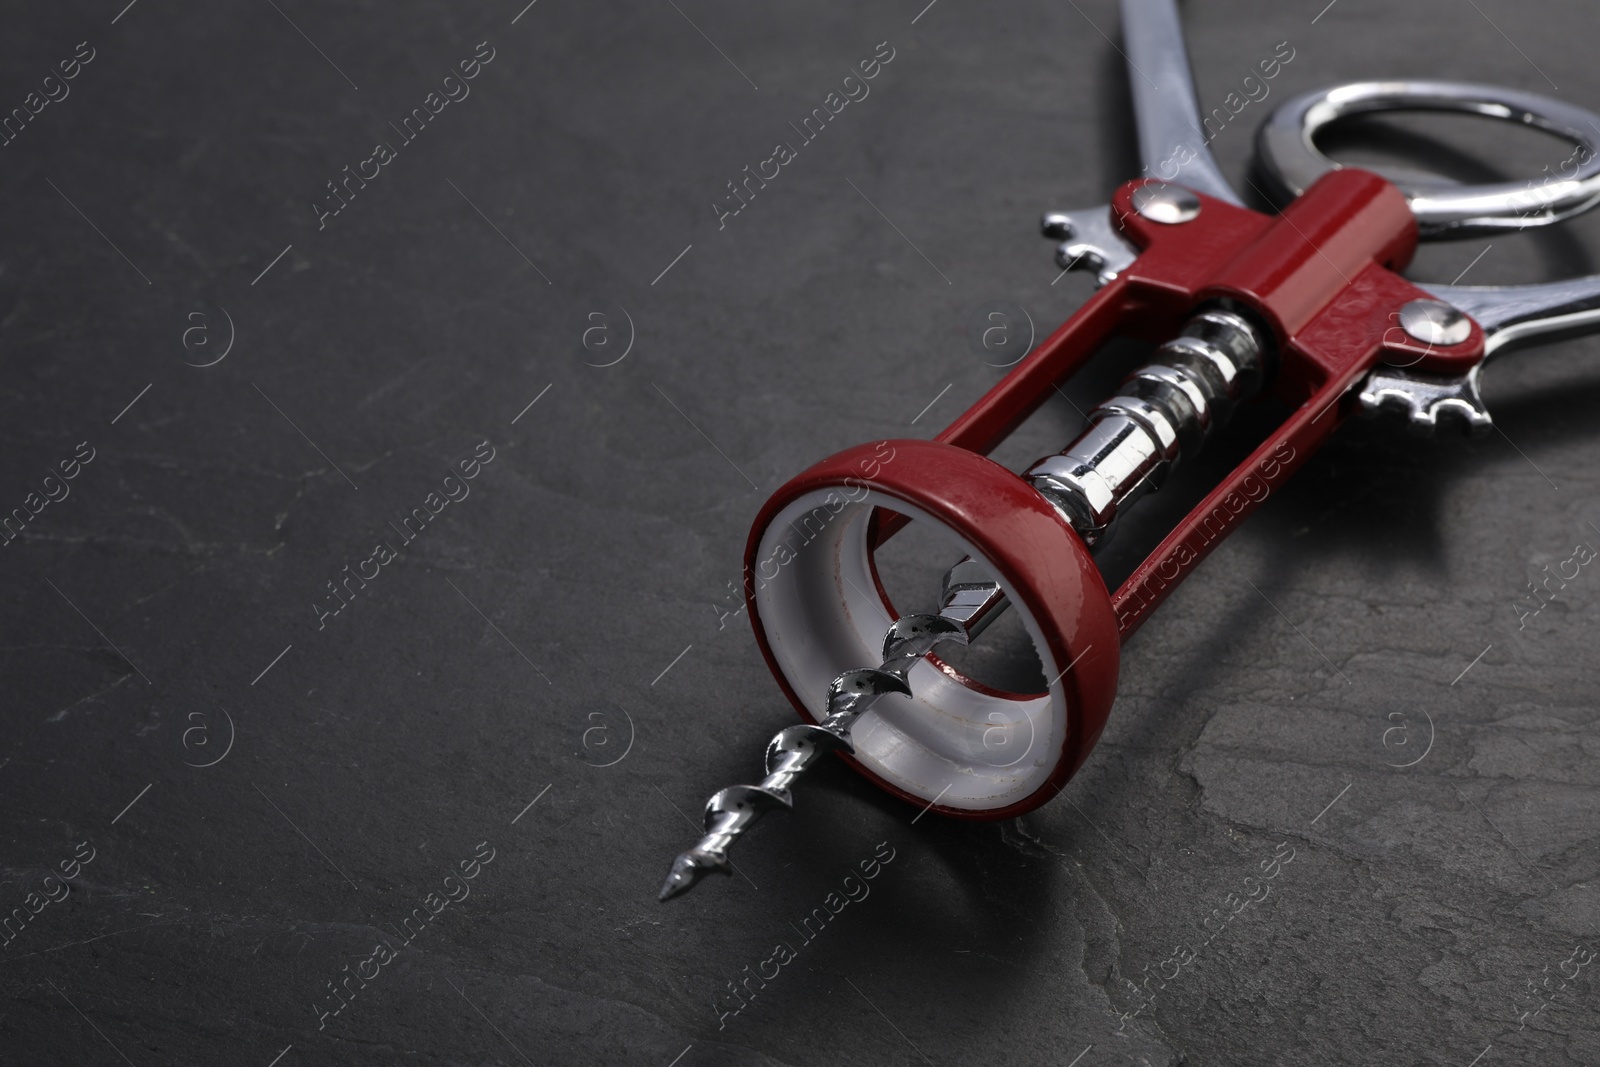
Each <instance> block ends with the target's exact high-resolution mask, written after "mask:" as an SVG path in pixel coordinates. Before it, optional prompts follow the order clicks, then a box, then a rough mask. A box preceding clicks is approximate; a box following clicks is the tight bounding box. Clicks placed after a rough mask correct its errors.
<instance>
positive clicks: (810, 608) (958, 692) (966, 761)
mask: <svg viewBox="0 0 1600 1067" xmlns="http://www.w3.org/2000/svg"><path fill="white" fill-rule="evenodd" d="M874 507H882V508H887V509H888V510H890V511H896V512H899V513H900V514H902V515H905V516H906V517H907V518H910V519H912V520H913V521H916V522H924V523H928V524H930V525H931V526H932V527H934V528H935V529H938V530H939V531H940V532H941V533H942V534H944V536H945V538H946V539H947V540H948V542H949V544H950V546H951V549H952V551H951V556H950V562H951V563H955V562H956V561H957V560H959V559H960V558H961V557H962V555H970V556H971V557H972V558H974V559H977V560H982V561H984V562H985V563H988V560H987V559H986V558H985V557H984V555H983V553H982V552H980V551H979V550H978V549H977V547H976V546H974V545H972V544H969V543H968V542H967V541H966V540H965V539H963V538H961V537H960V536H958V535H957V534H956V533H955V532H954V531H952V530H950V529H949V528H948V527H946V526H944V525H943V524H941V523H939V522H938V521H937V520H936V519H934V518H932V517H930V516H929V515H927V514H925V513H924V512H922V511H921V510H920V509H918V508H917V507H915V506H914V505H911V504H907V503H905V502H904V501H901V500H896V499H894V498H892V497H888V496H886V495H884V494H882V493H880V492H878V491H877V490H874V489H872V488H870V487H868V486H866V485H864V484H860V483H857V484H856V486H855V487H854V488H850V487H837V488H829V489H818V490H816V491H814V492H812V493H810V494H807V495H806V496H803V497H800V498H798V499H797V500H795V501H794V502H793V503H791V504H790V505H789V506H788V507H787V508H785V509H784V510H783V511H782V512H781V513H780V514H779V515H778V516H777V517H776V518H774V520H773V522H772V524H771V525H770V526H769V527H767V529H766V531H765V532H764V533H763V535H762V539H761V548H760V552H759V554H758V556H757V557H756V563H755V568H754V573H753V575H752V580H753V582H754V583H755V589H756V593H755V601H756V610H757V612H758V613H759V615H760V619H761V625H762V628H763V630H764V631H765V633H766V638H767V644H768V647H769V648H770V649H771V650H772V656H773V659H774V660H775V661H776V662H777V664H778V667H779V669H781V670H782V671H783V673H784V676H785V677H786V678H787V679H788V681H789V685H790V686H791V687H792V688H793V689H794V691H795V692H796V693H797V694H798V695H799V696H800V699H801V700H802V701H803V702H804V703H805V706H806V708H807V709H808V710H809V711H810V713H811V714H812V715H813V716H814V717H815V718H816V719H817V720H818V721H820V720H821V719H822V718H823V717H824V716H825V715H826V714H827V699H828V686H829V685H830V684H831V683H832V681H833V679H834V677H835V676H837V675H838V674H840V673H842V672H844V671H848V670H856V669H858V668H861V667H876V666H878V664H880V663H881V662H883V638H884V633H885V631H886V630H888V628H889V625H890V623H892V622H893V621H894V618H893V617H892V616H891V615H890V614H889V610H888V607H887V606H886V605H885V604H884V601H883V598H882V596H880V595H879V593H878V590H877V583H876V582H875V581H874V580H873V574H872V566H871V561H870V558H869V553H868V548H867V530H868V519H869V517H870V516H871V514H872V510H873V508H874ZM990 571H991V573H998V572H995V570H994V568H993V566H992V565H990ZM1000 584H1001V588H1002V589H1004V590H1005V592H1006V596H1007V597H1008V599H1009V600H1010V601H1011V606H1010V607H1009V608H1008V609H1007V610H1008V611H1014V612H1017V614H1018V616H1019V618H1020V619H1021V621H1022V624H1023V626H1024V627H1025V628H1026V630H1027V632H1028V636H1029V637H1030V638H1032V640H1033V644H1034V648H1035V649H1036V650H1037V651H1038V654H1039V660H1040V662H1041V664H1042V665H1043V667H1044V674H1045V677H1047V678H1051V679H1053V680H1052V682H1051V683H1050V687H1049V692H1048V693H1043V694H1037V695H1033V696H1026V695H1021V694H1012V695H1009V696H997V695H994V694H992V693H986V692H982V691H980V690H977V689H973V688H971V687H969V686H967V685H964V684H962V683H961V681H959V680H958V679H956V678H953V677H951V676H950V675H949V674H947V673H946V672H945V671H942V670H940V669H939V668H938V667H936V666H934V665H933V664H932V663H930V662H928V661H927V660H926V659H924V660H923V661H921V662H920V663H918V664H916V665H915V666H914V667H912V669H911V671H910V673H909V674H908V675H907V681H908V682H909V684H910V686H911V694H912V695H911V696H910V697H903V696H900V695H899V694H895V693H891V694H888V695H887V696H883V697H880V698H879V699H878V701H877V703H876V704H874V705H873V707H872V709H871V710H870V711H868V712H867V713H866V714H864V715H863V716H862V717H861V718H860V719H859V720H857V722H856V724H855V726H854V727H853V728H852V730H851V733H850V738H851V741H852V742H853V743H854V744H855V749H856V753H855V754H856V759H858V760H859V761H860V762H861V763H862V764H863V765H864V766H865V767H866V768H867V769H868V770H870V771H872V772H873V773H874V774H876V775H877V776H878V777H880V778H882V779H884V780H885V781H887V782H889V783H890V784H892V785H894V786H896V787H898V788H899V789H902V790H904V791H905V792H907V793H909V794H911V795H913V796H918V797H921V798H923V799H924V800H926V801H928V802H929V803H932V802H933V801H934V800H935V799H937V801H938V803H939V804H940V806H942V807H950V808H961V809H967V810H972V811H984V810H990V809H995V808H1004V807H1007V806H1009V805H1011V804H1015V803H1017V802H1018V801H1021V800H1023V799H1024V798H1025V797H1027V796H1029V795H1031V794H1032V793H1034V792H1036V791H1037V790H1038V789H1040V788H1041V787H1042V786H1043V785H1044V784H1045V783H1046V782H1047V781H1048V780H1049V778H1050V776H1051V773H1052V772H1053V771H1054V769H1055V767H1056V764H1057V763H1058V762H1059V761H1060V759H1061V749H1062V741H1063V739H1064V738H1065V737H1066V733H1067V704H1066V697H1065V692H1064V689H1063V687H1062V685H1061V678H1060V675H1061V674H1062V665H1061V664H1058V663H1056V661H1055V657H1054V656H1053V655H1052V654H1051V652H1050V649H1049V646H1048V645H1047V644H1046V642H1045V640H1044V637H1043V632H1042V630H1041V629H1040V627H1039V624H1038V622H1037V620H1035V619H1034V617H1033V615H1032V614H1031V613H1030V612H1029V611H1028V610H1027V609H1026V608H1025V607H1024V606H1023V603H1022V602H1021V600H1020V599H1019V598H1018V597H1017V595H1016V590H1015V589H1013V588H1012V587H1011V586H1010V585H1009V584H1008V583H1006V582H1005V581H1004V580H1003V579H1001V583H1000ZM936 654H937V653H936Z"/></svg>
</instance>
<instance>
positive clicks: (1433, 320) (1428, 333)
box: [1400, 300, 1472, 346]
mask: <svg viewBox="0 0 1600 1067" xmlns="http://www.w3.org/2000/svg"><path fill="white" fill-rule="evenodd" d="M1400 328H1401V329H1403V330H1405V332H1406V334H1407V335H1408V336H1409V337H1411V338H1412V339H1413V340H1416V341H1421V342H1422V343H1423V344H1425V345H1445V346H1449V345H1458V344H1460V343H1461V342H1463V341H1465V340H1466V339H1467V338H1469V337H1471V336H1472V320H1471V319H1469V318H1467V316H1466V315H1465V314H1463V313H1462V312H1460V311H1458V310H1457V309H1455V308H1453V307H1451V306H1450V305H1449V304H1446V303H1445V302H1444V301H1442V300H1413V301H1411V303H1409V304H1407V305H1406V306H1405V307H1403V308H1401V309H1400Z"/></svg>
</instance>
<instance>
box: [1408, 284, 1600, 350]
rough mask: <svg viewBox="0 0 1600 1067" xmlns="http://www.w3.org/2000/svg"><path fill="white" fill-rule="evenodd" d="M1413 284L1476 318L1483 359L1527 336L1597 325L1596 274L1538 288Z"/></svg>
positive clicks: (1598, 296)
mask: <svg viewBox="0 0 1600 1067" xmlns="http://www.w3.org/2000/svg"><path fill="white" fill-rule="evenodd" d="M1418 285H1419V286H1420V287H1421V288H1423V289H1426V290H1427V291H1428V292H1430V293H1432V294H1433V295H1434V296H1436V297H1438V298H1439V299H1440V300H1443V301H1444V302H1445V303H1447V304H1450V305H1452V306H1453V307H1456V308H1458V309H1459V310H1461V311H1464V312H1466V313H1467V314H1468V315H1471V316H1472V317H1473V318H1474V319H1475V320H1477V323H1478V325H1479V326H1482V327H1483V333H1484V336H1485V338H1486V339H1487V342H1488V343H1487V345H1486V346H1485V356H1484V358H1485V359H1487V358H1488V357H1489V356H1492V355H1494V354H1495V353H1497V352H1498V351H1499V350H1500V349H1502V348H1505V347H1507V346H1509V345H1511V344H1513V343H1515V342H1518V341H1522V340H1526V339H1527V338H1530V337H1537V336H1539V335H1541V334H1549V333H1562V332H1565V331H1567V330H1576V329H1582V328H1584V327H1593V326H1595V325H1600V274H1590V275H1587V276H1585V277H1582V278H1568V279H1565V280H1563V281H1559V282H1545V283H1543V284H1539V285H1503V286H1496V285H1430V284H1427V283H1425V282H1419V283H1418Z"/></svg>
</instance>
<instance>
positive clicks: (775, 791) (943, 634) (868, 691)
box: [660, 565, 998, 901]
mask: <svg viewBox="0 0 1600 1067" xmlns="http://www.w3.org/2000/svg"><path fill="white" fill-rule="evenodd" d="M959 567H960V565H958V568H957V569H959ZM951 573H952V574H954V573H955V572H954V571H952V572H951ZM949 588H950V585H949V579H948V578H947V579H946V589H947V591H948V589H949ZM995 588H996V591H997V592H998V587H995ZM947 596H948V592H947ZM991 617H992V615H991ZM968 638H969V628H968V626H967V625H964V624H963V623H962V622H958V621H956V620H954V619H950V618H946V617H945V616H943V615H907V616H905V617H904V618H902V619H899V620H898V621H896V622H895V623H894V625H892V626H890V627H889V631H888V633H886V634H885V635H884V638H883V663H882V664H881V665H880V666H878V667H876V668H873V667H867V668H863V669H861V670H854V671H845V672H844V673H843V674H841V675H839V676H838V677H837V678H835V679H834V680H833V684H832V685H830V686H829V687H828V715H827V718H825V719H823V720H822V723H821V725H818V726H810V725H802V726H790V727H788V728H787V729H784V730H780V731H779V732H778V733H777V735H776V736H774V737H773V739H772V740H771V741H770V742H768V744H767V776H766V778H764V779H762V781H761V784H760V785H735V786H729V787H728V788H727V789H724V790H722V791H721V792H720V793H717V794H716V795H715V796H713V797H712V798H711V800H710V801H708V802H707V804H706V821H705V826H706V833H705V836H704V837H702V838H701V839H700V841H699V843H698V844H696V845H695V846H694V847H693V848H691V849H689V850H688V851H687V852H682V853H679V855H678V858H677V859H675V860H673V861H672V871H671V873H670V874H668V875H667V880H666V882H665V883H664V884H663V885H662V886H661V896H660V899H661V900H663V901H666V900H671V899H672V898H673V897H676V896H680V895H681V894H683V893H687V892H688V891H689V890H690V889H692V888H694V886H695V884H696V883H697V882H699V881H700V879H701V878H704V877H705V876H706V874H708V873H709V872H711V871H721V872H722V873H723V874H732V873H733V869H732V866H731V865H730V864H729V862H728V846H730V845H732V844H733V843H734V842H735V841H737V840H738V839H739V835H740V834H742V833H744V831H745V829H746V828H748V827H749V826H750V825H751V824H752V823H754V822H755V821H756V820H757V819H759V818H761V816H763V815H765V814H766V813H767V812H769V811H771V810H772V809H774V808H792V807H794V798H793V796H792V795H791V794H790V792H789V787H790V786H791V785H793V784H794V781H795V779H796V778H798V777H800V775H801V774H802V773H803V772H804V771H805V770H806V768H807V767H810V766H811V765H812V764H813V763H815V762H816V761H817V760H818V759H820V758H821V757H822V756H823V755H824V754H826V753H828V752H833V751H844V752H852V753H853V752H854V751H855V746H854V745H853V744H851V742H850V728H851V727H852V726H854V725H855V723H856V720H857V719H859V718H861V716H862V715H863V714H864V713H865V712H866V711H867V709H869V708H871V707H872V705H873V704H874V703H876V702H877V700H878V698H879V697H881V696H883V695H884V694H885V693H899V694H901V695H903V696H910V695H911V687H910V686H909V685H907V684H906V672H908V671H909V670H911V668H912V666H913V665H915V664H916V663H917V661H918V660H920V659H922V657H923V656H926V655H927V654H928V653H929V652H931V651H933V649H934V647H935V646H937V645H939V644H941V643H943V642H945V641H957V642H960V643H961V644H963V645H964V644H966V643H967V640H968Z"/></svg>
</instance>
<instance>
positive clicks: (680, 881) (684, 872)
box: [656, 856, 698, 904]
mask: <svg viewBox="0 0 1600 1067" xmlns="http://www.w3.org/2000/svg"><path fill="white" fill-rule="evenodd" d="M696 873H697V872H696V870H695V868H694V867H692V866H691V865H689V864H687V863H685V862H684V858H683V857H682V856H679V857H678V858H677V859H675V860H673V861H672V871H671V873H669V874H668V875H667V880H666V881H665V882H662V883H661V892H660V893H659V894H658V895H657V896H656V900H658V901H660V902H661V903H663V904H665V903H666V902H667V901H669V900H671V899H672V898H673V897H681V896H683V894H685V893H687V892H688V891H689V890H691V889H693V888H694V884H695V882H696V881H698V879H697V878H696V877H695V875H696Z"/></svg>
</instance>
